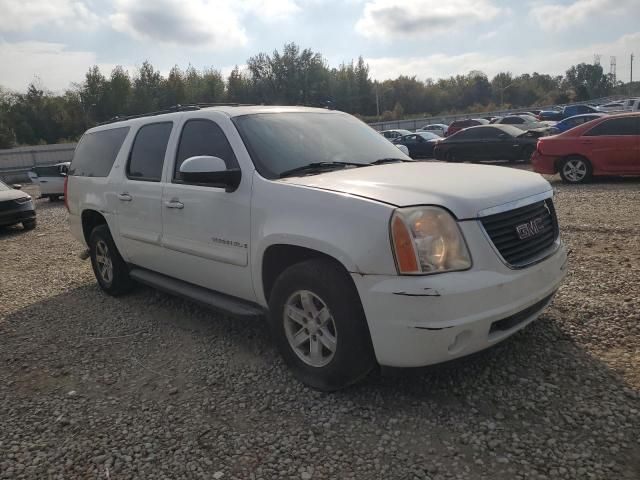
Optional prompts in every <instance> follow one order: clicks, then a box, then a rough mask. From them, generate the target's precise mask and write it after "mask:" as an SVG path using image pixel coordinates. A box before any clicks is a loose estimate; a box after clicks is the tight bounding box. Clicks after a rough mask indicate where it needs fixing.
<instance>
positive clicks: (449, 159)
mask: <svg viewBox="0 0 640 480" xmlns="http://www.w3.org/2000/svg"><path fill="white" fill-rule="evenodd" d="M444 159H445V160H446V161H447V162H452V163H457V162H459V161H460V160H458V157H456V154H455V151H454V150H449V151H448V152H447V153H445V155H444Z"/></svg>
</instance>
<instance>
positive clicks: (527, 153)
mask: <svg viewBox="0 0 640 480" xmlns="http://www.w3.org/2000/svg"><path fill="white" fill-rule="evenodd" d="M535 151H536V149H535V147H525V148H523V149H522V160H523V161H524V163H531V156H532V155H533V152H535Z"/></svg>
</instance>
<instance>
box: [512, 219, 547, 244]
mask: <svg viewBox="0 0 640 480" xmlns="http://www.w3.org/2000/svg"><path fill="white" fill-rule="evenodd" d="M542 230H544V223H543V221H542V218H540V217H538V218H534V219H533V220H531V221H530V222H527V223H522V224H520V225H518V226H517V227H516V232H518V238H519V239H520V240H526V239H527V238H530V237H533V236H534V235H537V234H538V233H540V232H541V231H542Z"/></svg>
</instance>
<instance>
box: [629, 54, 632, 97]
mask: <svg viewBox="0 0 640 480" xmlns="http://www.w3.org/2000/svg"><path fill="white" fill-rule="evenodd" d="M632 83H633V53H632V54H631V73H630V75H629V96H631V84H632Z"/></svg>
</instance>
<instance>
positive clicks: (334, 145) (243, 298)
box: [65, 106, 567, 390]
mask: <svg viewBox="0 0 640 480" xmlns="http://www.w3.org/2000/svg"><path fill="white" fill-rule="evenodd" d="M67 178H68V181H67V185H66V188H67V192H66V196H65V199H66V202H67V208H68V209H69V222H70V225H71V230H72V231H73V233H74V235H75V236H76V238H77V239H78V240H80V241H81V242H82V243H83V244H86V245H87V247H88V250H89V252H88V253H89V255H90V257H91V262H92V265H93V269H94V272H95V275H96V278H97V280H98V283H99V284H100V286H101V287H102V289H103V290H104V291H106V292H107V293H109V294H111V295H119V294H122V293H125V292H127V291H129V290H130V289H131V288H132V287H133V285H134V281H137V282H141V283H145V284H149V285H152V286H154V287H156V288H159V289H161V290H164V291H167V292H170V293H174V294H177V295H181V296H183V297H187V298H191V299H193V300H195V301H197V302H199V303H202V304H205V305H208V306H211V307H213V308H216V309H218V310H221V311H224V312H227V313H231V314H234V315H242V316H255V317H262V316H264V314H267V318H268V319H269V323H270V326H271V329H272V332H273V336H274V338H275V341H276V342H277V344H278V347H279V349H280V351H281V353H282V355H283V357H284V359H285V361H286V362H287V364H288V365H289V366H290V367H291V369H292V371H293V372H294V373H295V375H296V377H297V378H298V379H300V380H301V381H302V382H304V383H306V384H308V385H310V386H312V387H314V388H317V389H321V390H335V389H338V388H341V387H344V386H346V385H349V384H351V383H353V382H355V381H357V380H358V379H360V378H362V377H363V376H365V375H366V374H367V373H368V372H369V371H371V370H372V368H374V367H375V366H376V365H381V366H395V367H414V366H423V365H429V364H435V363H439V362H443V361H446V360H450V359H453V358H456V357H461V356H464V355H467V354H470V353H472V352H476V351H479V350H482V349H484V348H487V347H490V346H492V345H495V344H496V343H497V342H499V341H501V340H504V339H505V338H507V337H508V336H510V335H511V334H513V333H514V332H516V331H518V330H520V329H521V328H523V327H524V326H525V325H527V324H528V323H530V322H531V321H533V320H534V319H535V318H536V317H537V316H538V315H539V314H540V313H541V312H542V311H543V310H544V308H545V307H546V306H547V305H548V304H549V303H550V302H551V300H552V298H553V295H554V293H555V292H556V290H557V289H558V286H559V284H560V282H561V280H562V278H563V277H564V275H565V271H566V260H567V254H566V250H565V247H564V246H563V244H562V243H561V241H560V238H559V231H558V225H557V221H556V215H555V212H554V206H553V202H552V189H551V187H550V185H549V183H548V182H547V181H545V180H544V179H543V178H542V177H541V176H540V175H537V174H533V173H529V172H525V171H522V170H516V169H508V168H503V167H494V166H484V165H463V164H459V165H455V164H447V163H420V162H413V161H411V159H410V158H409V157H406V156H405V155H404V154H402V152H400V151H399V150H398V149H397V148H396V147H395V146H394V145H392V144H391V143H390V142H389V141H387V140H386V139H385V138H384V137H382V136H380V135H379V134H378V133H376V132H375V131H374V130H372V129H371V128H369V127H368V126H366V125H365V124H364V123H362V122H360V121H359V120H356V119H355V118H354V117H352V116H350V115H347V114H344V113H340V112H335V111H328V110H322V109H312V108H301V107H264V106H256V107H252V106H228V107H222V106H221V107H214V108H199V107H182V108H177V109H176V111H175V112H172V113H166V114H164V113H161V114H155V115H149V116H145V117H141V118H132V119H125V120H123V121H118V122H116V123H111V124H107V125H102V126H99V127H96V128H93V129H91V130H89V131H88V132H87V133H86V134H85V135H84V136H83V137H82V140H81V141H80V143H79V145H78V147H77V149H76V152H75V155H74V158H73V162H72V164H71V168H70V170H69V176H68V177H67Z"/></svg>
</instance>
